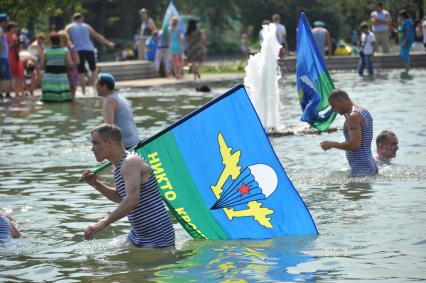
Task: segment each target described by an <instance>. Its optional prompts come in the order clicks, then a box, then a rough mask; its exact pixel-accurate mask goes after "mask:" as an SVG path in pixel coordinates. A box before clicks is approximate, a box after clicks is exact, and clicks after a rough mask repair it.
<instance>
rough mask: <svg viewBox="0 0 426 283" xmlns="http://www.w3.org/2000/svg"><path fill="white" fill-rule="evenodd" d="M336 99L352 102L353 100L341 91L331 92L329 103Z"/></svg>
mask: <svg viewBox="0 0 426 283" xmlns="http://www.w3.org/2000/svg"><path fill="white" fill-rule="evenodd" d="M334 99H340V100H349V101H351V99H350V98H349V95H348V94H347V93H346V92H345V91H343V90H341V89H335V90H333V91H332V92H331V94H330V96H329V97H328V101H331V100H334Z"/></svg>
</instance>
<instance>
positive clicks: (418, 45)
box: [412, 19, 425, 52]
mask: <svg viewBox="0 0 426 283" xmlns="http://www.w3.org/2000/svg"><path fill="white" fill-rule="evenodd" d="M423 37H424V35H423V30H422V20H420V19H417V20H415V21H414V43H413V47H412V48H413V49H412V50H413V51H417V52H419V51H420V52H421V51H425V47H424V44H423Z"/></svg>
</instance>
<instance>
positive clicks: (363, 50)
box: [358, 22, 376, 76]
mask: <svg viewBox="0 0 426 283" xmlns="http://www.w3.org/2000/svg"><path fill="white" fill-rule="evenodd" d="M360 31H361V38H360V52H359V63H358V74H359V75H360V76H363V75H364V69H365V67H367V70H368V75H369V76H372V75H373V74H374V68H373V57H374V50H375V49H376V45H375V43H376V37H375V36H374V33H372V32H371V31H370V30H369V28H368V23H367V22H362V23H361V25H360Z"/></svg>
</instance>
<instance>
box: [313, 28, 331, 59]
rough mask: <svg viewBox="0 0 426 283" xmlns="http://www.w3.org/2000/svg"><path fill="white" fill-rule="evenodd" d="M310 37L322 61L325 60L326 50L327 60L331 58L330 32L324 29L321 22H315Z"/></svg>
mask: <svg viewBox="0 0 426 283" xmlns="http://www.w3.org/2000/svg"><path fill="white" fill-rule="evenodd" d="M312 35H313V37H314V40H315V43H316V45H317V47H318V50H319V52H320V54H321V57H322V59H325V51H326V50H327V53H328V58H331V53H332V47H331V37H330V32H329V31H328V30H327V29H326V28H325V23H324V22H322V21H315V22H314V28H313V29H312Z"/></svg>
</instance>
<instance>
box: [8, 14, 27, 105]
mask: <svg viewBox="0 0 426 283" xmlns="http://www.w3.org/2000/svg"><path fill="white" fill-rule="evenodd" d="M6 31H7V43H8V44H9V64H10V72H11V74H12V89H13V91H14V92H15V97H18V96H23V95H24V85H25V83H24V67H23V66H22V62H21V59H20V58H19V50H20V48H19V40H18V36H17V34H16V33H17V25H16V23H15V22H9V23H8V24H7V27H6Z"/></svg>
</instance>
